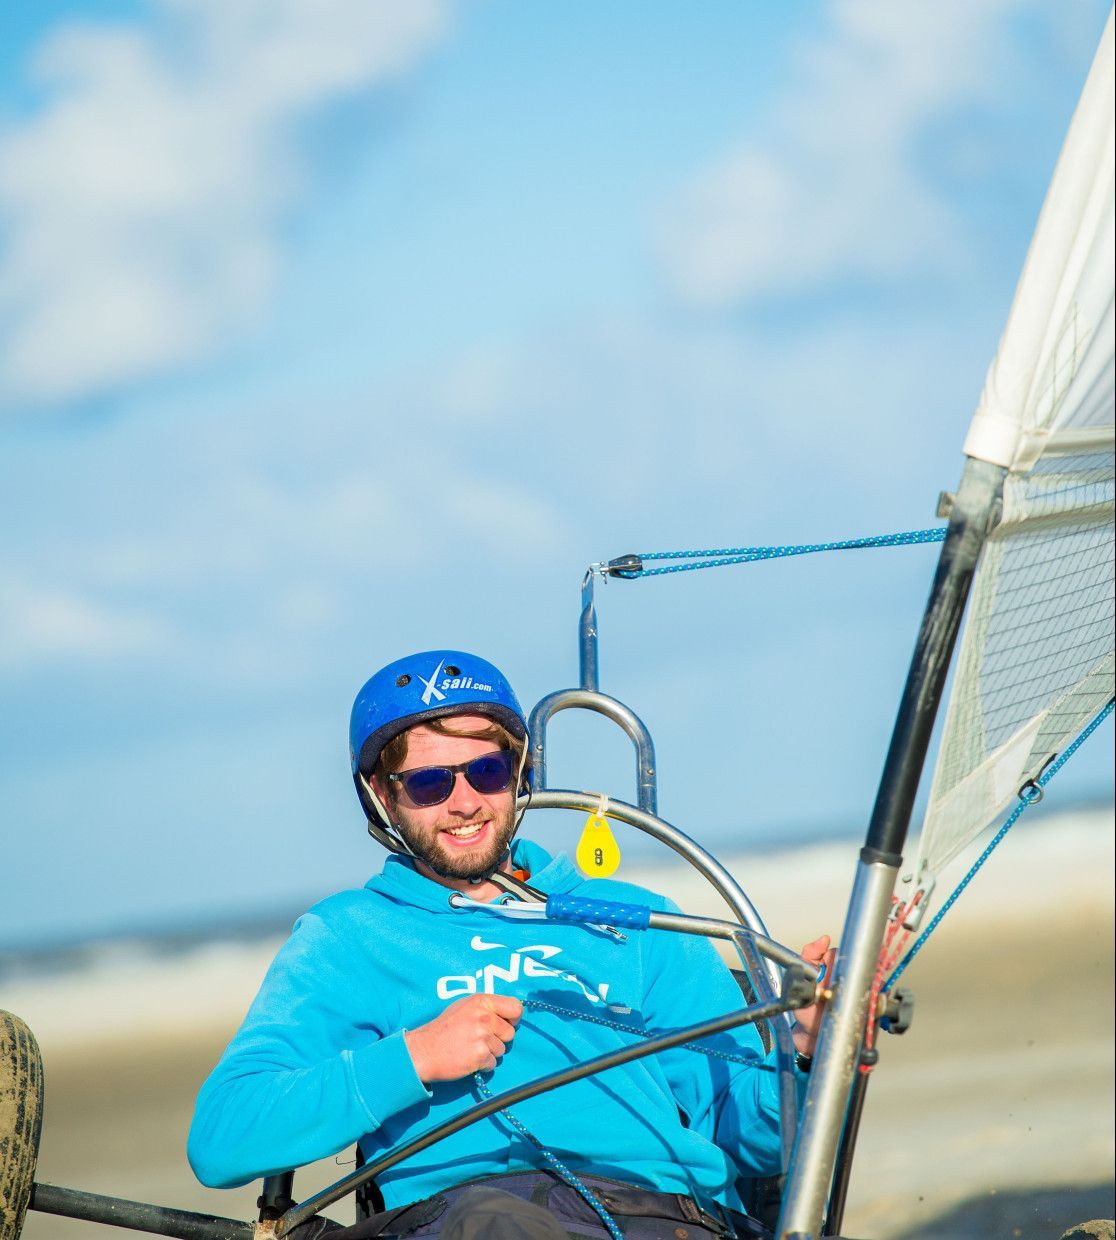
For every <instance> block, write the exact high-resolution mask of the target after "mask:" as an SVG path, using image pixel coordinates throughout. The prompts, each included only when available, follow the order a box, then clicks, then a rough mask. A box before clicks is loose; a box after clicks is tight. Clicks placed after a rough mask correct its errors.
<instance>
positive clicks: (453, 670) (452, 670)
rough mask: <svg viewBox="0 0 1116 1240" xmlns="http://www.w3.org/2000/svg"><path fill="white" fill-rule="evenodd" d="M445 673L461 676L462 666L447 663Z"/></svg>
mask: <svg viewBox="0 0 1116 1240" xmlns="http://www.w3.org/2000/svg"><path fill="white" fill-rule="evenodd" d="M445 673H446V675H447V676H460V675H461V668H459V667H457V666H455V665H454V664H453V663H447V664H446V667H445Z"/></svg>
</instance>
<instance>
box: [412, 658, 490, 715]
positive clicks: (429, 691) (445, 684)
mask: <svg viewBox="0 0 1116 1240" xmlns="http://www.w3.org/2000/svg"><path fill="white" fill-rule="evenodd" d="M445 665H446V661H445V659H443V660H442V661H441V662H440V663H439V664H438V666H437V667H436V668H435V669H434V673H433V675H432V676H431V677H430V679H429V680H428V679H427V678H426V677H425V676H421V675H420V676H419V680H421V681H422V683H423V685H424V686H425V688H424V689H423V691H422V704H423V706H429V705H430V703H431V702H444V701H445V700H446V693H448V692H449V691H450V690H451V689H473V690H475V691H476V692H478V693H491V692H492V686H491V685H486V684H484V682H483V681H480V680H474V679H473V678H472V676H461V675H457V676H442V668H443V667H445ZM456 670H457V669H456V668H451V671H456ZM439 676H442V680H441V683H440V684H439V682H438V677H439Z"/></svg>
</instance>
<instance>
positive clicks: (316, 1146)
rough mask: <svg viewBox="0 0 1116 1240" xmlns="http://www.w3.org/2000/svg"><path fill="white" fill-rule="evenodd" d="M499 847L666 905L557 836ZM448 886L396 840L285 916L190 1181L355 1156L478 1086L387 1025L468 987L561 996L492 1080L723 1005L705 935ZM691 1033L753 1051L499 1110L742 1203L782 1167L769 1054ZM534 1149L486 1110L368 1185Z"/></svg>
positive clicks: (579, 1145) (422, 1013)
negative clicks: (761, 1179) (459, 902)
mask: <svg viewBox="0 0 1116 1240" xmlns="http://www.w3.org/2000/svg"><path fill="white" fill-rule="evenodd" d="M514 862H515V864H516V865H517V866H519V867H521V868H525V869H527V870H529V871H530V873H531V883H532V885H533V886H535V887H537V888H539V889H540V890H542V891H544V892H547V893H550V892H555V891H561V892H569V891H578V892H579V893H580V894H582V895H586V896H591V897H595V898H598V899H605V900H620V901H628V902H632V903H641V904H646V905H649V906H650V907H651V908H653V909H656V910H668V911H675V906H674V905H673V904H671V903H670V901H668V900H666V899H665V898H664V897H662V896H658V895H654V894H652V893H650V892H648V891H645V890H644V889H643V888H640V887H635V886H633V885H631V884H629V883H620V882H613V881H611V880H602V879H593V880H585V879H582V878H581V877H580V876H579V875H578V874H577V872H576V871H575V870H574V869H573V867H572V866H571V865H570V863H569V861H568V860H567V859H566V857H565V856H559V857H557V858H555V859H553V860H552V859H551V858H550V857H549V856H548V855H547V853H546V852H544V851H543V849H541V848H539V847H538V846H537V845H535V844H531V843H528V842H527V841H522V840H521V841H517V843H516V845H515V849H514ZM452 894H453V893H452V892H451V891H449V890H448V889H447V888H445V887H443V886H441V885H440V884H438V883H435V882H433V881H431V880H430V879H428V878H425V877H423V875H421V874H420V873H418V871H417V870H416V869H415V868H414V866H413V864H412V863H411V862H410V861H409V860H406V859H403V858H400V857H395V856H393V857H389V858H388V860H387V862H386V864H385V865H384V869H383V872H382V873H381V874H379V875H377V876H376V877H375V878H372V879H370V880H369V882H368V883H367V884H366V885H365V886H364V887H363V888H362V889H361V890H358V891H345V892H341V893H339V894H338V895H334V896H331V897H329V898H328V899H326V900H324V901H322V902H321V903H320V904H318V905H316V906H315V907H314V908H313V909H311V910H310V912H308V913H306V914H305V915H304V916H303V917H301V918H300V919H299V920H298V922H297V923H296V924H295V928H294V931H293V933H292V935H291V937H290V939H289V940H288V941H287V943H286V944H285V945H284V946H283V948H282V949H281V950H280V952H279V954H278V955H277V956H276V958H275V960H274V962H273V963H272V965H271V968H270V969H269V970H268V973H267V976H266V977H265V978H264V982H263V985H262V986H261V988H260V992H259V994H258V995H257V996H256V999H255V1001H254V1002H253V1004H252V1006H251V1008H250V1009H249V1012H248V1015H247V1016H246V1018H245V1020H244V1023H243V1024H242V1025H241V1027H240V1030H239V1032H238V1033H237V1034H236V1036H235V1037H234V1038H233V1040H232V1042H231V1043H230V1044H229V1046H228V1049H227V1050H226V1051H225V1053H224V1055H223V1056H222V1058H221V1061H220V1063H218V1065H217V1067H216V1068H215V1069H214V1071H213V1073H212V1075H211V1076H210V1077H209V1079H208V1080H207V1081H206V1083H205V1085H204V1086H203V1087H202V1090H201V1093H200V1095H199V1097H198V1103H197V1109H196V1112H195V1115H194V1121H193V1124H192V1126H191V1130H190V1139H189V1145H188V1153H189V1158H190V1165H191V1166H192V1167H193V1169H194V1172H195V1174H196V1175H197V1177H198V1179H199V1180H201V1181H202V1183H203V1184H207V1185H209V1186H211V1187H214V1188H231V1187H234V1186H236V1185H240V1184H244V1183H246V1182H248V1181H249V1180H254V1179H258V1178H260V1177H261V1176H264V1175H271V1174H274V1173H276V1172H281V1171H285V1170H287V1169H289V1168H292V1167H298V1166H301V1165H303V1164H305V1163H309V1162H313V1161H314V1160H316V1159H319V1158H324V1157H326V1156H328V1155H331V1154H334V1153H336V1152H338V1151H339V1150H343V1149H345V1148H346V1147H347V1146H351V1145H352V1144H353V1143H354V1142H357V1141H359V1143H360V1146H361V1149H362V1151H363V1154H364V1157H365V1159H367V1160H369V1161H371V1160H372V1159H374V1158H376V1157H378V1156H379V1155H380V1154H382V1153H384V1152H386V1151H388V1150H391V1149H393V1148H395V1147H396V1146H398V1145H399V1144H401V1143H402V1142H404V1141H406V1140H408V1139H410V1138H412V1137H414V1136H416V1135H418V1134H419V1133H421V1132H424V1131H426V1130H427V1129H429V1128H432V1127H434V1126H435V1125H436V1124H439V1123H441V1122H442V1121H444V1120H446V1119H449V1118H450V1117H452V1116H454V1115H457V1114H459V1113H460V1112H462V1111H464V1110H465V1109H467V1108H468V1107H469V1106H471V1105H472V1104H473V1103H475V1102H476V1101H477V1100H478V1095H477V1092H476V1086H475V1082H474V1080H473V1078H472V1076H469V1077H466V1078H463V1079H462V1080H459V1081H452V1082H447V1083H436V1084H433V1085H430V1086H427V1085H424V1084H423V1083H422V1081H420V1080H419V1078H418V1076H417V1075H416V1073H415V1068H414V1065H413V1063H412V1061H411V1057H410V1054H409V1052H408V1050H407V1046H406V1043H405V1041H404V1038H403V1031H404V1030H406V1029H415V1028H417V1027H418V1026H420V1025H423V1024H425V1023H426V1022H427V1021H430V1020H432V1019H433V1018H434V1017H436V1016H437V1015H438V1014H439V1013H440V1012H441V1011H442V1010H443V1009H444V1007H445V1006H446V1005H447V1004H449V1003H451V1002H453V1001H454V1000H456V999H459V998H462V997H464V996H466V995H471V994H477V993H498V994H508V995H514V996H515V997H516V998H518V999H520V1000H523V1001H525V1002H526V1001H528V1000H532V999H533V1000H536V1001H541V1002H544V1003H546V1004H549V1005H551V1006H552V1007H556V1008H560V1009H562V1012H561V1013H556V1012H553V1011H549V1010H540V1009H536V1008H533V1007H531V1006H528V1007H527V1008H526V1009H525V1011H524V1014H523V1018H522V1020H521V1021H520V1023H519V1026H518V1029H517V1032H516V1036H515V1039H514V1040H513V1041H512V1043H511V1044H510V1045H509V1047H508V1050H507V1053H506V1054H505V1055H504V1057H503V1059H502V1060H501V1061H500V1063H499V1065H498V1066H497V1068H496V1069H495V1070H494V1071H493V1072H492V1073H490V1074H488V1077H487V1084H488V1087H489V1088H490V1089H491V1090H492V1092H493V1093H498V1092H500V1091H502V1090H505V1089H509V1088H512V1087H514V1086H517V1085H520V1084H523V1083H525V1082H527V1081H531V1080H534V1079H535V1078H537V1077H540V1076H543V1075H546V1074H548V1073H551V1072H556V1071H558V1070H560V1069H563V1068H566V1067H568V1066H569V1065H571V1064H574V1063H578V1062H581V1061H583V1060H585V1059H588V1058H591V1057H593V1056H595V1055H599V1054H602V1053H603V1052H605V1051H608V1050H612V1049H615V1048H617V1047H620V1046H624V1045H627V1044H629V1043H631V1042H632V1041H633V1040H635V1037H634V1035H633V1033H631V1032H628V1029H629V1028H630V1029H633V1030H639V1031H641V1032H644V1033H653V1032H660V1031H663V1030H668V1029H673V1028H677V1027H679V1026H681V1025H687V1024H692V1023H694V1022H696V1021H699V1020H703V1019H708V1018H710V1017H713V1016H717V1015H721V1014H723V1013H725V1012H728V1011H731V1010H734V1009H736V1008H739V1007H740V1006H741V1002H742V1000H741V995H740V991H739V989H738V988H737V985H736V983H735V981H734V980H733V978H732V975H731V974H730V973H729V971H728V969H727V968H726V967H725V965H724V963H723V962H722V961H721V959H720V957H719V956H718V955H717V953H716V951H715V950H714V948H713V947H712V945H711V944H710V943H709V941H708V940H706V939H704V938H698V937H694V936H691V935H684V934H675V933H670V932H666V931H656V930H647V931H631V932H629V934H628V937H627V940H626V941H618V940H617V939H616V938H615V937H614V936H612V935H609V934H607V933H605V932H603V931H600V930H596V929H593V928H586V927H582V926H576V925H570V924H567V923H560V922H551V921H541V920H526V919H521V920H513V919H510V918H501V917H499V916H495V915H493V913H491V912H487V911H484V909H483V908H477V909H454V908H451V907H450V904H449V897H450V896H451V895H452ZM570 1014H573V1015H570ZM578 1016H589V1017H595V1018H602V1017H603V1018H604V1019H607V1020H609V1021H611V1022H614V1023H618V1024H620V1025H623V1026H626V1028H625V1029H624V1030H622V1031H621V1030H616V1029H612V1028H609V1027H607V1026H604V1025H601V1024H596V1023H593V1022H591V1021H588V1020H581V1019H578V1018H577V1017H578ZM706 1045H713V1046H719V1047H720V1048H721V1049H724V1050H729V1051H731V1052H733V1053H735V1054H736V1055H744V1056H746V1057H747V1058H749V1059H750V1060H751V1062H750V1063H748V1064H740V1063H733V1062H730V1061H727V1060H725V1059H720V1058H715V1057H710V1056H706V1055H703V1054H700V1053H697V1052H695V1051H691V1050H686V1049H684V1048H678V1049H675V1050H673V1051H667V1052H664V1053H662V1054H658V1055H649V1056H647V1057H645V1058H643V1059H640V1060H637V1061H636V1062H634V1063H629V1064H626V1065H624V1066H621V1067H618V1068H612V1069H610V1070H609V1071H607V1072H603V1073H600V1074H598V1075H596V1076H592V1077H589V1078H587V1079H585V1080H581V1081H577V1082H575V1083H573V1084H570V1085H566V1086H564V1087H562V1088H561V1089H558V1090H554V1091H550V1092H548V1093H545V1094H541V1095H539V1096H538V1097H535V1098H532V1099H530V1100H529V1101H527V1102H523V1103H520V1104H518V1105H517V1106H516V1107H515V1108H514V1113H515V1115H516V1116H517V1117H518V1118H519V1119H520V1120H521V1121H522V1122H523V1123H524V1124H525V1125H526V1127H527V1128H528V1129H529V1130H530V1132H532V1133H533V1134H534V1135H535V1136H536V1137H537V1138H538V1139H539V1140H540V1141H541V1142H542V1143H543V1144H544V1145H545V1146H546V1147H547V1148H548V1149H549V1150H551V1151H552V1152H553V1153H554V1154H556V1155H557V1156H558V1158H560V1159H561V1160H562V1161H563V1162H565V1163H566V1164H567V1165H568V1166H570V1167H572V1168H573V1169H574V1170H575V1171H577V1170H580V1171H584V1172H586V1173H592V1174H595V1175H603V1176H608V1177H611V1178H613V1179H617V1180H623V1181H627V1182H629V1183H633V1184H639V1185H643V1186H645V1187H648V1188H651V1189H656V1190H658V1191H661V1192H671V1193H684V1194H687V1195H689V1196H693V1197H695V1198H696V1199H698V1200H699V1201H701V1202H703V1203H708V1202H709V1201H711V1200H715V1201H719V1202H721V1203H723V1204H724V1205H727V1206H730V1207H732V1208H735V1209H740V1201H739V1198H738V1196H737V1192H736V1189H735V1182H736V1180H737V1179H738V1177H740V1176H758V1175H771V1174H774V1173H776V1172H778V1170H779V1122H778V1101H777V1075H776V1073H775V1072H774V1070H773V1063H772V1060H771V1058H770V1057H767V1058H765V1057H764V1056H763V1051H762V1047H761V1044H760V1040H759V1036H758V1034H757V1033H756V1031H755V1030H754V1029H752V1028H750V1027H744V1028H743V1029H741V1030H738V1031H736V1032H734V1033H733V1034H727V1035H722V1037H721V1038H719V1039H717V1040H715V1041H712V1042H710V1043H706ZM540 1165H541V1160H540V1155H539V1152H538V1150H537V1149H536V1148H535V1147H534V1146H532V1145H531V1144H530V1143H529V1142H528V1141H527V1140H525V1139H524V1138H523V1137H522V1136H520V1135H519V1133H517V1132H516V1131H515V1129H513V1128H512V1126H511V1125H510V1124H509V1123H508V1122H507V1121H506V1120H505V1119H504V1118H503V1117H502V1116H500V1115H494V1116H492V1117H490V1118H488V1119H485V1120H481V1121H480V1122H479V1123H476V1124H473V1125H472V1126H470V1127H468V1128H465V1129H463V1130H462V1131H460V1132H457V1133H455V1134H454V1135H453V1136H451V1137H448V1138H446V1139H445V1140H443V1141H441V1142H438V1143H437V1144H435V1145H434V1146H433V1147H431V1148H429V1149H427V1150H424V1151H422V1152H421V1153H419V1154H416V1155H414V1156H413V1157H411V1158H410V1159H407V1160H406V1161H404V1162H403V1163H402V1164H400V1165H399V1166H397V1167H395V1168H393V1169H392V1170H391V1171H390V1172H387V1173H386V1174H384V1175H383V1176H382V1177H381V1178H380V1179H379V1180H378V1184H379V1187H380V1190H381V1191H382V1193H383V1195H384V1200H385V1202H386V1203H387V1205H388V1206H389V1207H390V1206H394V1205H401V1204H404V1203H406V1202H410V1201H415V1200H418V1199H420V1198H423V1197H426V1196H429V1195H430V1194H432V1193H435V1192H437V1191H438V1190H440V1189H442V1188H445V1187H448V1186H449V1185H451V1184H457V1183H461V1182H462V1181H465V1180H471V1179H476V1178H478V1177H480V1176H486V1175H493V1174H498V1173H501V1172H507V1171H518V1170H524V1169H529V1168H537V1167H539V1166H540Z"/></svg>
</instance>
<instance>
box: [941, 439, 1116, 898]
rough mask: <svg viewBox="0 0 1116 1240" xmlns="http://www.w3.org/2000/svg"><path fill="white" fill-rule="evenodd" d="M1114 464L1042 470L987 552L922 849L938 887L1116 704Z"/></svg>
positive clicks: (1058, 461) (1012, 491) (1065, 458)
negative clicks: (947, 869)
mask: <svg viewBox="0 0 1116 1240" xmlns="http://www.w3.org/2000/svg"><path fill="white" fill-rule="evenodd" d="M1113 476H1114V471H1113V457H1112V454H1111V452H1109V451H1099V452H1093V453H1076V454H1074V455H1060V454H1055V453H1051V454H1048V455H1047V456H1044V457H1042V458H1040V460H1039V461H1038V462H1037V463H1036V464H1035V465H1034V467H1033V468H1032V469H1031V470H1029V471H1027V472H1026V473H1023V474H1009V475H1008V477H1007V479H1006V481H1005V484H1004V512H1003V518H1002V520H1001V522H1000V524H999V525H998V526H997V527H996V529H995V530H994V531H993V532H992V534H991V535H990V537H989V539H988V541H987V543H986V544H985V548H984V553H983V556H982V559H981V563H980V566H979V568H978V570H977V575H976V579H975V581H974V583H973V591H972V595H971V597H970V603H969V617H968V622H967V624H966V627H965V634H964V637H963V638H962V642H961V651H960V655H959V658H958V667H957V676H956V682H955V684H954V688H953V693H952V696H951V698H950V705H949V710H948V712H947V715H946V723H945V731H944V733H943V740H942V748H941V752H940V754H939V757H938V764H937V769H936V771H935V774H934V782H933V786H932V788H931V793H930V805H929V809H928V811H927V815H926V820H925V823H924V825H923V830H922V836H921V840H920V867H919V868H920V870H926V871H929V873H930V874H937V873H939V872H940V871H941V869H942V867H943V866H944V865H946V863H947V862H949V861H950V860H951V859H952V858H953V857H954V856H956V855H957V853H958V852H960V851H961V850H962V849H963V848H964V847H965V846H966V845H967V844H968V843H969V842H970V841H972V840H973V839H975V838H976V836H977V835H979V834H980V832H981V831H983V830H984V828H985V827H986V826H987V825H989V823H991V822H992V821H993V820H995V819H996V818H998V817H999V815H1000V814H1001V813H1002V812H1003V811H1004V810H1005V809H1006V808H1007V807H1008V806H1009V805H1011V804H1013V803H1014V802H1015V801H1016V799H1017V798H1018V795H1019V789H1020V787H1021V786H1022V785H1023V784H1024V783H1026V781H1027V780H1029V779H1034V778H1037V776H1038V775H1040V774H1041V773H1042V770H1043V768H1044V766H1046V764H1047V763H1048V762H1049V761H1050V759H1051V758H1052V757H1054V756H1055V755H1056V754H1057V753H1058V752H1059V751H1060V750H1061V749H1063V748H1064V747H1065V745H1066V744H1068V743H1069V742H1070V741H1071V740H1072V739H1073V738H1074V737H1075V736H1076V735H1077V733H1078V732H1080V731H1081V729H1082V728H1083V727H1084V726H1085V725H1086V724H1087V723H1088V722H1089V720H1090V719H1092V718H1093V716H1094V715H1095V714H1096V713H1097V712H1098V711H1099V710H1100V709H1101V708H1102V707H1103V706H1104V704H1105V703H1106V702H1107V701H1108V700H1109V699H1110V698H1111V697H1112V695H1113V647H1114V630H1116V621H1114V610H1113V526H1112V519H1113V491H1114V487H1113Z"/></svg>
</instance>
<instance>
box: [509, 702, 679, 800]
mask: <svg viewBox="0 0 1116 1240" xmlns="http://www.w3.org/2000/svg"><path fill="white" fill-rule="evenodd" d="M571 707H577V708H578V709H581V710H591V711H594V712H596V714H598V715H604V716H605V718H606V719H611V720H612V721H613V723H616V724H618V725H619V726H620V727H621V728H623V730H624V731H625V732H626V733H627V734H628V736H629V737H630V738H631V741H632V744H633V745H634V746H635V750H636V785H637V788H638V800H639V808H640V809H641V810H643V811H644V812H645V813H648V814H657V813H658V806H659V795H658V787H657V784H656V776H655V746H654V743H653V742H652V740H651V733H650V732H649V731H648V730H647V725H646V724H645V723H644V722H643V720H642V719H640V717H639V716H638V715H637V714H636V713H635V711H634V710H632V709H631V708H630V707H627V706H625V705H624V703H623V702H620V701H618V700H617V699H616V698H614V697H609V696H608V694H607V693H600V692H598V691H597V690H596V689H559V690H558V691H557V692H556V693H548V694H547V695H546V697H544V698H542V699H541V700H540V701H539V703H538V704H537V705H536V706H535V708H534V709H533V710H532V711H531V717H530V718H529V719H528V721H527V731H528V734H529V735H530V737H531V768H532V769H531V787H532V788H534V789H536V791H541V790H542V789H545V788H546V725H547V724H548V723H549V722H550V719H551V717H552V716H553V715H556V714H557V713H558V712H559V711H560V710H569V709H570V708H571Z"/></svg>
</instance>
